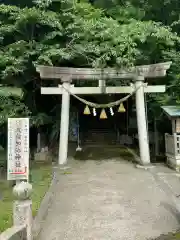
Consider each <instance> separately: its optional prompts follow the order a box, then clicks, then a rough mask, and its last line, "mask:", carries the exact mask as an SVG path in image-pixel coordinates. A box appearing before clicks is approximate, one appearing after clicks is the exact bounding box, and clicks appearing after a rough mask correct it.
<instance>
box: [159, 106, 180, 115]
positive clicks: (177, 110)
mask: <svg viewBox="0 0 180 240" xmlns="http://www.w3.org/2000/svg"><path fill="white" fill-rule="evenodd" d="M161 108H162V109H163V110H164V112H165V113H166V114H167V115H169V116H170V117H180V105H176V106H175V105H174V106H163V107H161Z"/></svg>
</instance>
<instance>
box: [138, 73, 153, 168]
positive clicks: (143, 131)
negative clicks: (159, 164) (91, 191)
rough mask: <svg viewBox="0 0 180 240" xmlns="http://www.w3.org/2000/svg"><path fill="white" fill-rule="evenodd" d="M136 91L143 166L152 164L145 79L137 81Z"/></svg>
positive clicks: (139, 78)
mask: <svg viewBox="0 0 180 240" xmlns="http://www.w3.org/2000/svg"><path fill="white" fill-rule="evenodd" d="M135 87H136V89H137V91H136V114H137V125H138V137H139V149H140V159H141V163H142V164H143V165H146V164H149V163H150V152H149V142H148V133H147V123H146V111H145V103H144V77H142V76H138V77H137V78H136V79H135Z"/></svg>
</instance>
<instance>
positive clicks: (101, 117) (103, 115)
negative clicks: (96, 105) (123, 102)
mask: <svg viewBox="0 0 180 240" xmlns="http://www.w3.org/2000/svg"><path fill="white" fill-rule="evenodd" d="M100 119H107V115H106V111H105V109H104V108H103V109H102V111H101V114H100Z"/></svg>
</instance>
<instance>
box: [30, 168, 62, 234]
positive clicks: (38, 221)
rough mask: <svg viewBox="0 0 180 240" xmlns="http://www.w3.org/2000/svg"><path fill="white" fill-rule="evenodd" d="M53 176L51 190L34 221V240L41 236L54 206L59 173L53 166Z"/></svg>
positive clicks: (47, 193)
mask: <svg viewBox="0 0 180 240" xmlns="http://www.w3.org/2000/svg"><path fill="white" fill-rule="evenodd" d="M52 174H53V177H52V180H51V184H50V186H49V189H48V191H47V192H46V194H45V196H44V198H43V200H42V202H41V205H40V208H39V210H38V213H37V215H36V217H35V218H34V220H33V238H34V239H36V238H37V237H38V235H39V233H40V231H41V229H42V225H43V222H44V221H45V219H46V215H47V212H48V209H49V207H50V206H51V204H52V198H53V195H54V191H55V186H56V183H57V181H58V180H57V171H56V169H55V168H54V167H53V166H52Z"/></svg>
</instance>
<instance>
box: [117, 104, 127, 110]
mask: <svg viewBox="0 0 180 240" xmlns="http://www.w3.org/2000/svg"><path fill="white" fill-rule="evenodd" d="M118 112H126V109H125V108H124V105H123V103H121V104H120V106H119V109H118Z"/></svg>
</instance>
